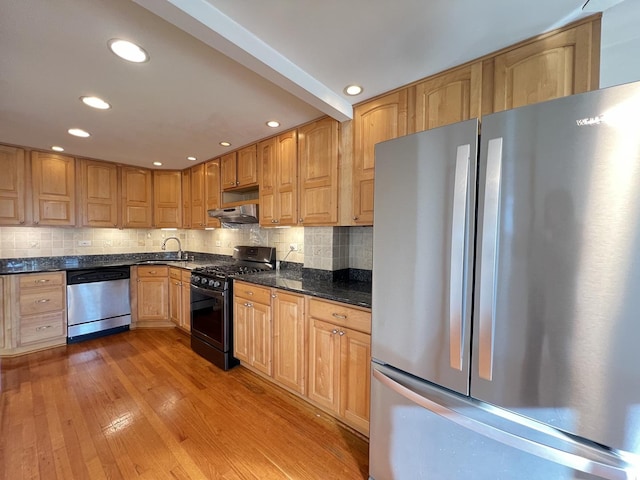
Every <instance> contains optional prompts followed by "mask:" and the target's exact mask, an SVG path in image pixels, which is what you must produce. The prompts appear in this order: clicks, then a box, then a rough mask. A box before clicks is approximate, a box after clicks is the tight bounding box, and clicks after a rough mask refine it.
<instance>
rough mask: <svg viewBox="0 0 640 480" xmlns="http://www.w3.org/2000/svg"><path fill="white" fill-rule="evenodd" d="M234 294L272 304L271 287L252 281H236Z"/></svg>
mask: <svg viewBox="0 0 640 480" xmlns="http://www.w3.org/2000/svg"><path fill="white" fill-rule="evenodd" d="M233 294H234V295H235V296H236V297H240V298H244V299H246V300H253V301H254V302H256V303H262V304H263V305H271V289H270V288H267V287H259V286H257V285H253V284H251V283H244V282H234V284H233Z"/></svg>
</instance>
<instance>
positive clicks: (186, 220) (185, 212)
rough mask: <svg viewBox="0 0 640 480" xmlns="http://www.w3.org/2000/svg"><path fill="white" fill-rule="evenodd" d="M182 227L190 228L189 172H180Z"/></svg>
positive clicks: (188, 170)
mask: <svg viewBox="0 0 640 480" xmlns="http://www.w3.org/2000/svg"><path fill="white" fill-rule="evenodd" d="M182 227H183V228H191V170H190V169H187V170H183V171H182Z"/></svg>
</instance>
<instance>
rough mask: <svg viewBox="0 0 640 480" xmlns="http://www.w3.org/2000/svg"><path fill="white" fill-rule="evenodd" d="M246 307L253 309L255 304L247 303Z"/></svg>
mask: <svg viewBox="0 0 640 480" xmlns="http://www.w3.org/2000/svg"><path fill="white" fill-rule="evenodd" d="M244 306H245V307H248V308H251V307H253V303H245V304H244Z"/></svg>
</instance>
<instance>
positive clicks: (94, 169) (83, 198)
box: [78, 159, 120, 228]
mask: <svg viewBox="0 0 640 480" xmlns="http://www.w3.org/2000/svg"><path fill="white" fill-rule="evenodd" d="M78 164H79V171H80V175H79V176H80V178H79V182H78V183H79V188H80V195H79V198H80V203H79V205H78V212H79V215H78V218H79V221H78V223H79V225H81V226H83V227H110V228H115V227H117V226H118V225H120V219H119V214H120V198H119V193H118V192H119V190H118V188H119V182H118V166H117V165H116V164H115V163H108V162H97V161H94V160H87V159H80V160H78Z"/></svg>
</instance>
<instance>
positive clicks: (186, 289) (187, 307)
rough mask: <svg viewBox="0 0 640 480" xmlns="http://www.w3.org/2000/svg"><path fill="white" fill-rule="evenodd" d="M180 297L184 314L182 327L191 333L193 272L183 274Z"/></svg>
mask: <svg viewBox="0 0 640 480" xmlns="http://www.w3.org/2000/svg"><path fill="white" fill-rule="evenodd" d="M180 295H181V297H182V301H181V305H182V312H181V313H180V325H181V326H182V328H183V329H185V330H186V331H188V332H190V331H191V272H190V271H189V270H183V271H182V272H181V281H180Z"/></svg>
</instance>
